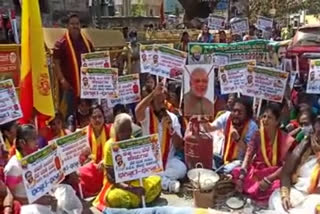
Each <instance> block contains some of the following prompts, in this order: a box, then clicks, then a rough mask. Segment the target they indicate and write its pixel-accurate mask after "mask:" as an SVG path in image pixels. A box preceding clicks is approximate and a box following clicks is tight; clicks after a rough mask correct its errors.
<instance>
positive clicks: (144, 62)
mask: <svg viewBox="0 0 320 214" xmlns="http://www.w3.org/2000/svg"><path fill="white" fill-rule="evenodd" d="M152 57H153V45H141V44H140V71H141V73H149V72H150V71H151V66H152V64H151V63H152Z"/></svg>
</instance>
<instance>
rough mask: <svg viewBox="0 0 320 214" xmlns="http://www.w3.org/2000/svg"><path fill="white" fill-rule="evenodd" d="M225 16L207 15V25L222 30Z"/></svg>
mask: <svg viewBox="0 0 320 214" xmlns="http://www.w3.org/2000/svg"><path fill="white" fill-rule="evenodd" d="M225 23H226V18H225V17H223V16H216V15H210V16H209V17H208V27H209V28H210V29H212V30H223V29H224V28H225Z"/></svg>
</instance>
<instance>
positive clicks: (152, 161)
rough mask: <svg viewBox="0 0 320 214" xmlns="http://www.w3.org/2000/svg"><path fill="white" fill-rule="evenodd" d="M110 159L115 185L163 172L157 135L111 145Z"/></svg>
mask: <svg viewBox="0 0 320 214" xmlns="http://www.w3.org/2000/svg"><path fill="white" fill-rule="evenodd" d="M112 159H113V163H114V174H115V179H116V182H117V183H121V182H126V181H131V180H136V179H140V178H145V177H148V176H150V175H154V174H157V173H160V172H162V171H163V166H162V158H161V148H160V144H159V141H158V134H155V135H150V136H144V137H140V138H135V139H130V140H125V141H121V142H116V143H113V144H112Z"/></svg>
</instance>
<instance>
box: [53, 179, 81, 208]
mask: <svg viewBox="0 0 320 214" xmlns="http://www.w3.org/2000/svg"><path fill="white" fill-rule="evenodd" d="M54 196H55V198H56V199H57V201H58V208H57V214H63V213H67V214H77V213H79V214H81V213H82V210H83V206H82V203H81V201H80V199H79V198H78V197H77V195H76V192H75V191H74V190H73V188H72V187H71V186H69V185H67V184H59V185H58V187H57V188H56V190H55V191H54Z"/></svg>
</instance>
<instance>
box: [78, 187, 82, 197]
mask: <svg viewBox="0 0 320 214" xmlns="http://www.w3.org/2000/svg"><path fill="white" fill-rule="evenodd" d="M78 186H79V193H80V198H81V199H83V191H82V185H81V184H80V183H79V184H78Z"/></svg>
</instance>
